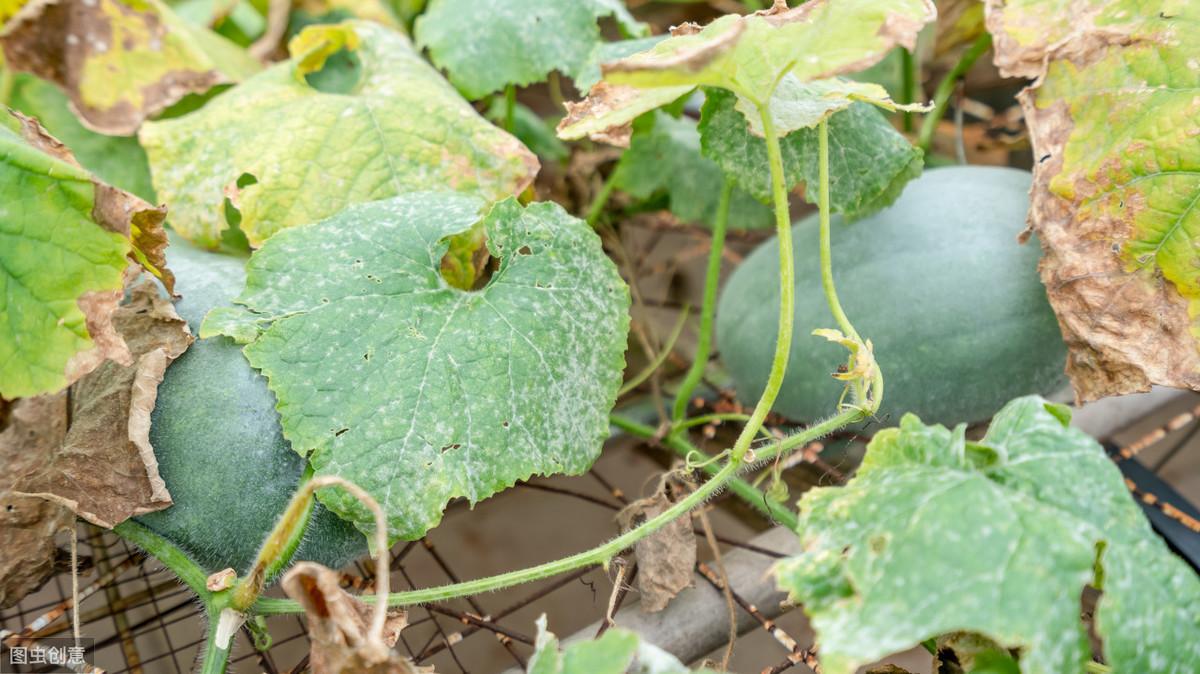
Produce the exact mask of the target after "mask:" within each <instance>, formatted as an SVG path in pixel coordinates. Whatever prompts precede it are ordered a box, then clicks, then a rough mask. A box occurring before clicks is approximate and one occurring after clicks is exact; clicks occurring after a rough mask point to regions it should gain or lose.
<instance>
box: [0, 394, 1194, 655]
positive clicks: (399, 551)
mask: <svg viewBox="0 0 1200 674" xmlns="http://www.w3.org/2000/svg"><path fill="white" fill-rule="evenodd" d="M1198 416H1200V406H1197V407H1195V408H1193V409H1191V410H1189V411H1186V412H1184V413H1182V414H1178V415H1175V416H1172V417H1170V418H1169V419H1168V420H1167V421H1166V422H1165V423H1162V424H1161V425H1159V426H1156V427H1154V428H1152V429H1151V430H1150V431H1149V432H1146V433H1143V434H1141V435H1140V436H1139V437H1137V438H1136V439H1134V440H1133V441H1132V442H1129V443H1127V444H1125V445H1122V446H1120V447H1118V448H1116V449H1115V450H1114V452H1113V456H1114V459H1115V460H1118V461H1119V462H1125V461H1131V460H1134V456H1135V455H1138V454H1140V453H1141V452H1142V451H1144V450H1150V449H1151V448H1154V449H1155V450H1156V451H1157V452H1158V456H1159V457H1160V458H1159V460H1158V461H1157V462H1156V464H1157V465H1158V466H1159V467H1161V466H1162V465H1163V464H1165V463H1166V462H1167V461H1171V460H1175V458H1176V457H1177V456H1178V455H1179V453H1180V449H1179V447H1181V446H1183V445H1184V444H1187V443H1190V442H1191V440H1192V439H1193V438H1194V436H1195V434H1196V433H1197V430H1196V429H1198V428H1200V419H1198ZM718 441H719V439H718ZM1168 441H1170V442H1168ZM618 444H620V445H623V447H618V448H612V447H610V451H608V452H606V455H605V456H606V459H605V462H604V463H607V464H608V465H607V466H602V467H598V468H597V469H595V470H593V471H592V472H591V473H590V474H589V476H582V477H577V478H558V479H553V480H535V481H532V482H530V483H526V484H523V485H522V486H521V487H520V488H518V489H516V490H513V491H512V492H510V495H506V496H505V497H501V499H497V501H499V500H502V499H504V498H518V497H519V495H521V494H524V495H525V498H526V499H527V500H531V501H537V500H539V499H540V500H541V503H542V504H543V507H544V509H545V510H546V511H548V512H546V514H545V517H544V521H540V522H537V523H536V524H537V526H538V527H541V528H542V530H543V531H542V534H543V536H545V537H546V538H547V539H552V538H554V537H556V536H557V535H558V529H562V528H563V527H568V528H573V527H576V525H577V524H578V520H577V519H574V518H571V517H567V518H564V517H562V516H561V515H562V514H563V512H564V511H563V510H561V509H560V508H559V507H558V502H557V501H554V500H549V501H548V500H547V499H562V500H563V502H570V503H573V504H575V505H576V506H577V507H579V508H584V509H590V510H592V511H596V512H598V513H601V515H600V516H598V517H594V518H593V519H592V520H591V521H593V522H596V521H606V520H607V519H610V517H611V515H612V514H613V513H615V512H616V511H617V510H619V509H620V508H621V507H623V505H625V504H627V503H628V502H629V501H630V496H629V495H628V494H632V493H635V491H634V490H635V489H637V488H638V487H639V485H638V482H637V481H638V480H639V479H641V480H644V479H645V476H646V475H648V474H653V471H654V470H655V469H656V468H657V466H656V465H655V464H654V463H652V462H648V459H647V458H646V454H645V453H641V452H637V451H631V450H634V449H636V448H637V447H638V446H640V445H644V444H645V443H639V442H635V441H632V440H629V439H626V440H624V441H622V442H621V443H618ZM613 449H616V450H617V451H612V450H613ZM820 449H821V447H820V446H819V445H814V446H811V447H809V448H807V451H802V452H799V453H797V455H796V456H797V457H798V458H797V459H795V461H800V462H805V464H806V465H807V466H808V467H809V468H810V469H811V470H810V471H809V475H810V477H811V482H827V481H830V480H832V481H839V479H840V478H843V477H844V476H843V473H844V472H848V471H845V468H846V466H844V465H841V466H833V465H828V464H824V463H823V459H821V457H820V456H818V453H819V451H820ZM1164 457H1165V458H1164ZM806 459H807V460H806ZM840 460H841V461H847V460H848V459H846V458H844V457H843V458H842V459H840ZM629 461H633V462H641V463H640V464H639V465H638V467H637V468H638V469H637V470H630V471H627V473H626V474H625V475H623V478H624V482H625V483H626V485H625V486H624V488H623V486H622V485H620V484H617V483H616V482H617V481H615V480H610V479H609V478H608V477H606V474H607V473H610V472H611V471H612V470H615V469H617V468H620V464H621V463H623V462H629ZM814 461H816V465H814V464H813V462H814ZM614 464H615V465H614ZM834 475H835V476H837V477H836V478H833V477H831V476H834ZM639 476H640V477H639ZM811 482H810V483H811ZM1130 487H1131V489H1132V490H1133V491H1134V493H1135V495H1136V496H1137V497H1138V498H1139V500H1140V501H1141V502H1143V503H1144V504H1147V506H1148V507H1151V508H1154V509H1155V510H1156V511H1157V512H1161V513H1164V514H1165V515H1167V516H1168V517H1170V518H1171V519H1172V520H1174V521H1177V522H1179V523H1180V524H1182V525H1183V526H1184V527H1185V528H1187V529H1188V531H1189V532H1191V533H1192V534H1193V535H1197V536H1200V522H1198V521H1197V519H1196V518H1195V517H1194V516H1193V515H1191V514H1189V513H1188V512H1185V511H1184V509H1181V508H1179V507H1177V506H1175V505H1173V504H1172V503H1171V502H1170V501H1169V500H1168V499H1163V498H1159V497H1157V496H1156V494H1155V493H1154V492H1153V491H1148V490H1147V489H1146V488H1145V487H1144V486H1141V485H1136V484H1134V482H1133V481H1131V482H1130ZM729 503H732V502H729ZM723 505H724V504H723V503H722V499H718V500H717V501H716V502H714V503H712V504H709V508H710V509H711V511H710V512H711V513H712V514H714V515H715V514H718V513H722V512H723V511H725V510H728V508H723V507H722V506H723ZM465 510H466V509H465V508H463V507H461V506H457V507H454V508H451V514H453V513H455V512H465ZM585 511H586V510H585ZM593 515H594V513H593ZM472 519H473V518H471V517H448V521H447V523H446V524H444V525H443V526H442V527H440V528H439V529H438V530H436V532H435V534H436V538H437V539H438V540H435V537H434V536H431V537H427V538H425V539H422V540H420V541H410V542H407V543H401V544H399V545H397V546H396V548H395V549H394V550H393V555H392V562H391V570H392V573H393V583H394V585H396V586H398V587H408V588H413V587H417V586H427V585H431V584H434V583H438V582H456V581H458V580H461V579H462V577H464V573H465V572H464V571H463V570H462V567H463V563H464V558H463V557H461V556H456V555H458V552H457V551H455V552H453V553H447V552H446V551H444V550H442V549H441V548H442V544H441V543H440V542H439V541H456V537H460V536H466V537H470V536H472V535H473V534H472V533H471V531H469V529H470V524H471V522H472ZM715 519H717V520H718V521H717V524H716V525H714V529H715V530H716V531H715V532H714V533H715V535H716V538H717V540H718V541H719V543H720V544H721V546H722V547H723V548H725V549H726V550H729V549H734V548H740V549H744V550H748V551H750V552H753V553H755V554H760V555H763V556H766V557H780V556H782V553H780V552H778V551H775V550H770V549H766V548H763V547H761V546H756V545H754V544H753V543H749V542H747V541H748V539H749V538H750V537H751V536H752V535H753V534H754V532H755V529H754V528H753V527H749V526H747V525H746V523H745V522H744V521H742V520H739V519H738V518H736V517H731V516H728V515H723V516H721V517H720V518H715ZM588 533H589V534H590V535H591V537H592V538H600V537H603V536H604V535H606V534H607V533H610V532H605V531H603V530H592V531H590V532H588ZM696 533H697V536H698V537H699V538H698V543H699V544H700V549H701V550H703V549H704V547H705V546H704V544H703V537H704V532H703V531H702V529H701V526H700V523H699V522H698V521H697V522H696ZM78 535H79V552H78V554H79V560H80V575H81V578H80V585H79V587H80V595H79V596H80V600H81V602H80V622H81V623H82V626H83V630H82V631H83V635H84V636H86V637H88V638H90V639H91V640H92V644H93V646H92V647H91V648H90V650H89V651H88V653H87V658H88V661H89V662H91V663H93V664H95V665H97V666H99V667H101V668H102V669H104V670H105V671H108V672H113V673H124V672H130V673H138V672H145V673H150V674H157V673H160V672H161V673H164V674H167V673H178V674H184V673H186V672H189V671H191V668H192V665H193V664H194V661H195V658H196V654H197V652H198V649H199V648H200V647H201V645H202V641H203V635H204V625H203V617H202V616H201V614H200V612H199V604H198V603H197V602H196V600H195V599H194V598H193V597H192V596H191V595H190V591H189V590H188V589H187V588H186V587H185V586H184V585H183V584H182V583H180V582H179V581H178V580H177V579H175V578H174V577H173V576H172V575H171V574H170V572H168V571H165V570H163V569H161V567H160V565H159V564H158V563H157V562H156V561H155V560H153V559H152V558H148V557H146V556H145V555H143V554H142V553H141V552H140V551H139V550H137V549H135V548H134V547H132V546H130V545H129V544H128V543H126V542H125V541H124V540H123V539H120V538H119V537H117V536H115V535H114V534H112V533H111V532H108V531H105V530H101V529H98V528H96V527H94V526H92V525H89V524H86V523H81V524H80V526H79V528H78ZM451 547H453V546H451ZM543 554H544V553H543ZM495 570H496V571H499V570H503V569H495ZM636 574H637V569H636V564H634V563H633V562H632V561H631V560H626V561H625V562H624V564H616V565H613V566H612V567H611V568H610V569H609V571H608V572H606V571H605V570H601V569H582V570H579V571H575V572H573V573H570V574H567V575H565V576H561V577H557V578H552V579H548V580H546V581H542V582H541V583H539V584H535V585H531V586H521V587H517V588H511V589H510V590H507V591H505V592H503V593H499V596H497V595H488V596H486V597H473V598H466V599H462V600H456V601H452V602H445V603H438V604H431V605H428V606H422V607H414V608H412V609H410V612H409V627H408V628H407V629H406V630H404V632H402V633H401V640H400V642H399V643H398V644H397V648H399V649H401V650H402V652H405V653H407V654H408V655H409V656H410V657H412V658H413V660H414V661H416V662H417V663H419V664H432V665H435V666H436V667H437V671H439V672H458V671H461V672H476V674H483V673H486V672H496V671H501V670H504V669H507V668H510V667H523V666H524V664H525V662H526V660H527V658H528V656H529V654H530V652H531V649H532V642H533V635H532V634H531V628H532V622H533V617H536V615H537V613H539V612H541V611H543V610H545V609H546V606H545V605H546V604H547V603H550V602H553V601H555V599H556V597H560V596H561V595H564V594H566V595H571V596H570V597H569V598H567V599H566V600H565V601H563V602H561V603H564V604H565V605H567V606H568V607H570V609H571V611H572V612H573V613H574V616H573V617H574V621H573V622H574V623H575V624H579V623H583V624H587V623H589V622H592V621H595V620H598V619H602V618H604V617H605V616H606V615H609V616H611V615H612V614H613V613H615V612H616V610H617V609H619V608H620V607H621V605H622V603H623V602H624V601H625V600H626V598H627V597H628V596H629V595H630V594H631V592H630V591H629V590H630V589H631V587H632V586H633V585H634V581H635V579H636ZM373 578H374V569H373V568H372V565H371V563H370V561H369V560H365V561H360V562H358V563H355V564H354V565H352V566H351V567H350V568H348V569H346V570H345V573H344V584H345V585H346V586H347V587H348V588H351V589H352V591H355V592H369V591H371V589H372V579H373ZM696 578H697V579H698V581H699V582H703V583H709V584H711V585H712V586H713V587H716V588H723V580H722V578H721V577H720V575H719V574H718V573H717V572H716V571H715V570H714V565H713V564H712V563H711V560H707V561H706V560H704V559H702V560H701V561H700V562H699V563H698V565H697V569H696ZM614 581H616V583H617V585H616V586H614ZM614 590H615V591H614ZM275 592H277V590H276V591H275ZM731 595H732V598H733V599H734V602H735V603H736V605H737V610H738V611H740V612H744V613H747V614H749V615H751V616H753V617H754V619H755V621H756V623H757V625H758V626H759V628H760V629H761V630H763V631H764V632H765V633H767V634H769V635H770V637H771V641H773V642H774V643H775V644H776V647H775V650H774V651H771V650H768V649H757V650H760V651H761V652H759V653H756V655H757V657H758V659H759V660H761V662H759V663H758V664H757V665H756V666H757V667H759V670H758V671H763V672H785V671H806V665H810V664H812V661H813V653H812V651H811V650H810V646H811V644H805V643H803V641H802V639H799V638H797V637H795V636H793V635H792V634H789V632H788V631H787V630H785V629H783V628H781V627H780V625H779V624H778V623H776V622H775V621H772V620H771V619H769V618H766V617H765V616H763V615H762V614H761V612H760V611H759V610H758V609H757V607H754V606H753V605H752V604H751V603H749V602H747V601H746V600H745V599H743V598H742V597H741V596H740V595H739V593H738V588H736V587H734V588H731ZM70 597H71V589H70V577H69V575H68V574H65V573H60V574H58V575H56V576H55V577H53V578H52V579H51V581H50V582H49V583H48V584H47V585H46V586H45V587H44V588H43V589H42V590H41V591H39V592H38V593H35V594H34V595H31V596H30V597H27V598H26V599H25V600H24V601H22V602H20V603H19V604H17V605H16V606H14V607H12V608H10V609H8V610H5V611H4V612H3V613H0V619H2V624H3V630H4V631H3V632H2V633H0V634H2V635H3V638H2V641H3V643H4V644H5V646H6V647H8V646H12V645H18V644H21V643H28V641H26V640H28V639H42V638H46V637H52V636H69V635H70V632H71V623H70V616H69V611H68V609H69V607H70ZM551 612H552V611H551ZM560 613H561V612H560ZM568 622H571V621H568ZM604 625H605V623H602V627H601V632H602V631H603V630H604V629H605V626H604ZM552 626H553V622H552ZM267 628H268V631H269V634H270V643H269V644H264V643H261V642H260V643H259V644H258V647H256V646H255V644H256V638H255V634H254V633H253V631H252V630H251V629H250V627H244V628H243V630H242V634H241V635H240V637H239V640H238V646H237V648H236V649H235V654H234V656H233V658H232V659H231V665H230V667H231V671H235V672H237V671H261V672H267V673H268V674H283V673H285V672H303V671H306V668H307V666H308V655H307V639H306V632H305V624H304V620H303V617H302V616H275V617H272V618H270V619H269V620H268V622H267ZM19 667H20V666H19ZM17 671H21V672H50V671H55V670H54V669H52V668H50V667H47V666H41V667H38V666H28V667H24V668H21V669H18V670H17Z"/></svg>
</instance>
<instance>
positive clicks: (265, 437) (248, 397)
mask: <svg viewBox="0 0 1200 674" xmlns="http://www.w3.org/2000/svg"><path fill="white" fill-rule="evenodd" d="M169 255H170V263H171V268H172V269H174V271H175V275H176V277H177V278H178V282H177V284H176V291H177V292H178V293H180V294H181V295H182V298H181V299H180V300H179V301H178V303H177V304H176V310H177V311H178V312H179V315H180V316H182V317H183V318H184V319H186V320H187V321H188V325H189V326H190V327H191V329H192V333H193V334H199V331H200V321H201V320H202V319H203V318H204V315H205V314H206V313H208V311H209V310H210V309H212V308H213V307H216V306H221V305H226V304H228V303H229V302H230V301H231V300H232V299H233V298H234V297H235V296H236V295H237V294H238V293H239V292H241V290H242V284H243V281H244V280H245V259H244V258H239V257H231V256H227V255H220V254H217V253H209V252H205V251H201V250H198V249H196V248H192V247H190V246H188V245H187V244H185V243H183V242H182V241H181V240H179V239H178V238H173V239H172V242H171V247H170V250H169ZM150 443H151V444H152V445H153V447H154V453H155V455H156V456H157V457H158V464H159V471H160V473H161V474H162V477H163V479H164V480H165V481H166V483H167V489H168V490H170V492H171V496H172V497H173V498H174V500H175V504H174V505H172V506H171V507H169V508H167V509H166V510H161V511H158V512H154V513H150V514H148V515H143V516H141V517H139V518H137V521H139V522H141V523H142V524H143V525H145V526H147V527H149V528H150V529H152V530H153V531H155V532H156V533H158V534H159V535H160V536H163V537H164V538H166V539H168V540H170V541H171V542H173V543H174V544H175V545H177V546H179V547H180V548H181V549H182V550H184V551H185V552H187V553H188V554H189V555H191V556H192V558H193V559H194V560H195V561H196V562H197V563H199V564H200V566H202V567H203V568H205V569H206V570H208V571H209V572H214V571H219V570H221V569H224V568H228V567H232V568H234V569H236V570H237V571H238V572H244V571H246V570H247V569H248V568H249V566H250V565H251V564H252V563H253V561H254V555H255V554H256V553H257V552H258V547H259V545H260V544H261V543H262V540H263V538H264V537H265V536H266V535H267V533H268V532H269V531H270V530H271V528H272V527H273V526H274V525H275V522H276V520H278V518H279V516H280V514H281V513H282V512H283V509H284V507H285V506H286V505H287V503H288V501H289V499H290V498H291V496H292V494H293V493H294V492H295V490H296V484H297V482H298V481H299V479H300V475H301V473H302V472H303V471H304V463H305V461H304V459H302V458H301V457H300V456H299V455H298V454H296V452H294V451H292V449H291V447H290V445H289V444H288V442H287V440H285V439H284V437H283V432H282V430H281V429H280V426H279V415H278V414H277V413H276V411H275V396H274V395H272V394H271V392H270V390H268V389H267V382H266V380H265V379H264V378H263V376H262V375H260V374H259V373H258V372H257V371H256V370H254V369H253V368H251V367H250V365H249V363H247V362H246V359H245V357H244V356H243V355H242V351H241V348H240V347H239V346H238V345H237V344H235V343H234V342H233V340H231V339H229V338H227V337H213V338H209V339H203V340H197V341H196V343H195V344H193V345H192V347H191V348H190V349H188V350H187V352H186V353H184V354H183V356H181V357H180V358H179V359H178V360H176V361H175V362H174V363H172V364H171V365H170V367H169V368H168V369H167V373H166V376H165V377H164V378H163V382H162V384H161V385H159V388H158V401H157V403H156V405H155V407H154V413H153V415H152V417H151V425H150ZM366 549H367V546H366V539H365V538H364V537H363V535H362V534H360V533H359V532H358V531H357V530H355V529H354V527H353V526H351V525H349V524H347V523H345V522H343V521H342V520H340V519H338V518H337V517H336V516H335V515H334V514H333V513H331V512H329V511H328V510H326V509H325V508H324V507H323V506H321V505H320V504H319V503H318V504H317V505H316V507H315V508H314V510H313V513H312V519H311V520H310V521H309V526H308V532H307V534H306V536H305V538H304V541H303V543H301V545H300V547H299V549H298V550H297V551H296V554H295V555H294V559H296V560H301V559H304V560H312V561H316V562H320V563H321V564H325V565H326V566H330V567H333V568H337V567H340V566H343V565H345V564H347V563H349V562H350V561H352V560H353V559H355V558H357V557H359V556H361V555H363V554H365V552H366Z"/></svg>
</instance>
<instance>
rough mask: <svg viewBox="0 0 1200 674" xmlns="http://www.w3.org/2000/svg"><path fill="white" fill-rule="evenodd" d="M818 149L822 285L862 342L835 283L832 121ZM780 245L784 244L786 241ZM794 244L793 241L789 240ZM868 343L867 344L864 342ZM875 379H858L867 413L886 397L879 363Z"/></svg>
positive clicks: (842, 324)
mask: <svg viewBox="0 0 1200 674" xmlns="http://www.w3.org/2000/svg"><path fill="white" fill-rule="evenodd" d="M817 152H818V158H817V162H818V166H819V174H818V182H819V183H820V184H819V186H818V199H817V205H818V208H819V210H820V215H819V223H820V224H819V227H820V249H821V288H822V289H823V290H824V291H825V302H826V303H827V304H828V305H829V310H830V312H832V313H833V318H834V320H835V321H836V322H837V324H838V327H839V328H840V329H841V330H842V333H844V334H845V335H846V336H847V337H849V338H850V339H852V340H854V341H856V342H860V343H861V342H862V338H861V337H859V335H858V331H857V330H855V329H854V325H852V324H851V323H850V319H849V318H848V317H847V316H846V312H845V311H844V310H843V309H842V303H841V302H840V301H839V300H838V296H837V287H836V286H835V285H834V283H833V250H832V248H833V247H832V245H831V242H830V235H829V216H830V207H829V121H828V120H826V119H822V120H821V122H820V124H819V125H818V126H817ZM780 245H783V244H782V243H781V244H780ZM788 245H789V246H790V245H791V243H790V242H789V243H788ZM864 346H865V345H864ZM856 358H857V356H855V355H854V354H851V356H850V359H851V363H850V365H851V367H850V369H851V370H854V367H853V366H854V360H855V359H856ZM871 370H872V371H871V373H870V374H871V382H870V385H869V387H866V389H865V390H864V385H863V384H864V383H863V382H855V383H854V386H855V390H856V391H857V392H858V394H857V395H856V396H855V400H854V403H855V404H856V405H862V406H863V408H862V411H863V412H864V413H866V414H868V415H869V414H874V413H875V410H877V409H879V403H880V402H881V401H882V399H883V372H882V371H881V370H880V369H879V367H878V365H874V366H873V367H872V368H871Z"/></svg>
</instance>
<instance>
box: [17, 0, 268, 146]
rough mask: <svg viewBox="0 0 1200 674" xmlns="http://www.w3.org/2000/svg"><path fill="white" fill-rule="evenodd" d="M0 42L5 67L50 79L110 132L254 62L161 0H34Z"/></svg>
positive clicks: (90, 120)
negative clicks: (184, 17) (183, 17)
mask: <svg viewBox="0 0 1200 674" xmlns="http://www.w3.org/2000/svg"><path fill="white" fill-rule="evenodd" d="M0 45H2V46H3V48H4V53H5V56H6V57H7V59H8V63H9V65H10V66H11V67H13V68H14V69H16V70H22V71H27V72H31V73H33V74H35V75H38V76H39V77H44V78H46V79H48V80H51V81H53V82H54V83H55V84H57V85H58V86H60V87H62V88H63V90H64V91H66V92H67V95H68V96H70V98H71V102H72V104H73V105H74V107H75V110H76V111H77V112H78V113H79V116H80V119H81V120H82V121H83V123H84V124H85V125H87V126H88V127H90V128H92V129H93V130H96V131H99V132H101V133H107V134H113V135H129V134H132V133H133V132H134V131H136V130H137V128H138V126H140V125H141V123H142V122H143V121H144V120H146V119H148V118H150V117H153V116H154V115H156V114H158V113H159V112H162V111H163V110H165V109H167V108H168V107H170V106H171V105H172V104H174V103H176V102H178V101H179V100H180V99H182V98H183V97H184V96H186V95H187V94H192V93H197V94H199V93H204V92H205V91H208V90H209V89H211V88H212V87H214V86H216V85H218V84H229V83H231V82H237V81H240V80H242V79H244V78H246V77H249V76H250V75H251V74H253V73H254V72H255V71H257V70H258V68H259V66H258V63H257V62H256V61H255V60H254V59H253V58H251V57H250V56H249V55H248V54H246V53H245V52H244V51H243V50H241V49H240V48H238V46H237V45H235V44H233V43H232V42H229V41H228V40H226V39H224V38H222V37H221V36H219V35H217V34H215V33H213V32H212V31H209V30H208V29H206V28H202V27H199V26H196V25H193V24H191V23H189V22H187V21H184V20H183V19H181V18H180V17H178V16H176V15H175V14H174V12H172V11H171V9H170V8H169V7H167V6H166V5H165V4H163V3H162V2H160V1H159V0H138V1H137V2H133V1H131V0H32V1H31V2H29V3H28V4H26V5H25V6H24V7H22V8H21V10H20V11H19V12H17V14H16V16H14V17H13V18H12V19H11V20H10V21H9V22H8V23H6V24H5V25H4V27H3V30H0Z"/></svg>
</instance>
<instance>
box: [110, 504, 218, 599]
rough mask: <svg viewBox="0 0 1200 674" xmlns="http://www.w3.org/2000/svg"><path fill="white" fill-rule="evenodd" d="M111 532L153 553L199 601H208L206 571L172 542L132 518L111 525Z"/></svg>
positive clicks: (209, 594)
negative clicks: (113, 525)
mask: <svg viewBox="0 0 1200 674" xmlns="http://www.w3.org/2000/svg"><path fill="white" fill-rule="evenodd" d="M113 532H114V533H116V534H117V535H118V536H120V537H121V538H124V539H125V540H127V541H129V542H130V543H133V544H134V545H136V546H138V547H139V548H141V549H143V550H145V551H146V552H148V553H150V554H151V555H153V556H154V558H155V559H157V560H158V561H160V562H162V564H163V566H165V567H167V568H168V569H170V570H171V572H172V573H174V574H175V576H176V577H178V578H179V580H182V581H183V583H184V585H187V586H188V587H189V588H190V589H191V590H192V592H195V593H196V595H197V596H198V597H200V600H201V601H203V602H204V603H205V604H206V605H207V604H208V603H209V598H210V596H211V593H210V592H209V591H208V587H207V586H206V583H207V580H208V573H206V572H205V571H204V569H201V568H200V566H199V565H198V564H196V562H194V561H192V558H191V557H189V556H188V554H187V553H186V552H184V551H183V550H180V549H179V548H177V547H175V544H174V543H171V542H170V541H168V540H167V539H165V538H163V537H162V536H159V535H158V534H156V533H154V532H153V531H151V530H150V529H148V528H146V527H145V526H143V525H141V524H138V523H137V522H135V521H133V520H125V521H124V522H121V523H120V524H118V525H117V526H115V527H113Z"/></svg>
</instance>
